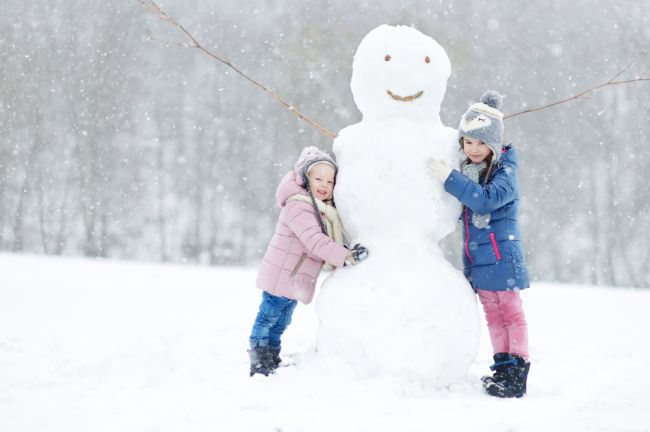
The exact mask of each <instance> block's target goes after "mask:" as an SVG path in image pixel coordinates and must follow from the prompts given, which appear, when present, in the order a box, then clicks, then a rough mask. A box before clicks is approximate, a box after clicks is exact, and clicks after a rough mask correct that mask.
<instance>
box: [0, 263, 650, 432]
mask: <svg viewBox="0 0 650 432" xmlns="http://www.w3.org/2000/svg"><path fill="white" fill-rule="evenodd" d="M0 269H1V275H0V430H1V431H3V432H5V431H6V432H24V431H30V432H45V431H65V432H74V431H83V432H86V431H93V432H99V431H119V432H127V431H173V432H181V431H183V432H186V431H259V432H262V431H270V432H280V431H282V432H289V431H296V432H298V431H309V432H311V431H328V432H329V431H391V432H393V431H549V430H553V431H650V396H649V393H650V370H649V368H650V363H649V361H648V360H649V359H650V344H649V343H648V335H647V332H648V329H650V291H647V290H633V289H610V288H598V287H585V286H570V285H560V284H551V283H536V284H534V285H533V287H532V288H531V289H530V290H527V291H525V292H524V293H523V297H524V302H525V307H526V311H527V314H528V321H529V329H530V342H531V356H532V367H531V373H530V379H529V393H528V395H527V396H526V397H525V398H522V399H517V400H500V399H495V398H491V397H489V396H486V395H484V394H483V392H482V389H481V387H480V385H479V382H478V379H479V377H480V375H481V374H484V373H487V372H488V370H487V366H488V365H489V363H490V355H491V354H490V350H489V343H488V341H487V339H486V333H485V332H484V333H483V335H482V341H481V348H480V352H479V356H478V359H477V361H476V362H475V364H474V365H473V366H472V368H471V370H470V372H469V376H468V378H467V380H465V381H462V382H459V383H458V384H456V385H454V386H452V388H450V389H445V390H437V391H436V390H431V389H417V390H414V389H413V388H408V389H406V388H399V387H395V385H391V383H388V382H384V381H382V380H381V379H371V380H361V379H359V378H356V377H355V376H354V375H353V374H351V373H350V371H349V370H346V369H344V368H341V367H339V366H340V365H338V364H334V363H331V362H329V363H324V362H322V361H320V360H319V358H318V355H317V354H314V353H313V350H312V348H313V347H314V345H315V336H316V329H317V326H318V319H317V317H316V315H315V312H314V307H313V306H309V307H305V306H302V305H299V307H298V308H297V310H296V313H295V318H294V322H293V324H292V325H291V326H290V328H289V330H288V332H287V333H286V336H285V338H284V347H285V350H286V352H287V353H290V354H292V355H293V357H294V360H295V362H296V365H295V366H292V367H286V368H281V369H280V370H279V371H278V374H277V375H275V376H273V377H271V378H265V377H262V376H255V377H253V378H249V377H248V357H247V353H246V347H247V338H248V334H249V330H250V327H251V325H252V321H253V318H254V315H255V313H256V310H257V306H258V303H259V300H260V293H259V291H257V290H256V289H255V288H254V279H255V270H254V269H244V268H242V269H236V268H208V267H191V266H175V265H154V264H132V263H118V262H100V261H88V260H82V259H69V258H66V259H64V258H45V257H34V256H25V255H9V254H0ZM378 301H380V300H378ZM404 337H408V335H405V336H404ZM386 349H390V347H386ZM403 355H404V356H408V355H413V353H403Z"/></svg>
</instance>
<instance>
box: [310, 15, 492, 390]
mask: <svg viewBox="0 0 650 432" xmlns="http://www.w3.org/2000/svg"><path fill="white" fill-rule="evenodd" d="M450 73H451V65H450V61H449V58H448V57H447V54H446V52H445V50H444V49H443V48H442V47H441V46H440V45H438V44H437V43H436V42H435V41H434V40H433V39H432V38H430V37H428V36H425V35H424V34H422V33H420V32H419V31H417V30H415V29H413V28H410V27H405V26H397V27H393V26H388V25H382V26H380V27H377V28H375V29H374V30H372V31H371V32H370V33H368V35H367V36H366V37H365V38H364V39H363V40H362V42H361V44H360V45H359V47H358V49H357V52H356V54H355V57H354V63H353V72H352V81H351V88H352V93H353V96H354V100H355V103H356V105H357V107H358V108H359V110H360V111H361V113H362V114H363V119H362V121H361V122H359V123H357V124H354V125H351V126H348V127H346V128H344V129H343V130H342V131H341V132H340V133H339V135H338V137H337V138H336V140H335V141H334V146H333V150H334V153H335V154H336V157H337V162H338V164H339V174H338V178H337V184H336V189H335V198H336V203H337V207H338V209H339V213H340V216H341V219H342V221H343V224H344V226H345V229H346V232H347V235H348V237H349V238H350V240H351V244H354V243H355V242H361V243H362V244H363V245H364V246H366V247H367V248H368V250H369V251H370V256H369V258H368V259H367V260H365V261H364V262H363V263H361V264H360V265H358V266H354V267H351V268H345V269H341V270H338V271H336V272H334V273H332V274H331V275H330V276H329V277H328V278H327V280H326V281H325V282H324V283H323V286H322V287H321V291H320V295H319V297H318V300H317V304H316V308H317V314H318V318H319V321H320V326H319V331H318V342H317V348H318V353H319V356H323V357H325V358H330V359H332V360H336V361H339V362H344V363H345V364H347V365H348V366H349V367H351V368H352V369H353V370H354V372H355V373H356V374H357V375H358V376H359V377H361V378H369V377H375V376H381V377H388V378H391V379H394V380H397V381H398V382H401V383H404V384H409V383H410V384H412V385H415V386H422V387H425V388H432V387H433V388H441V387H446V386H449V385H450V384H452V383H453V382H455V381H457V380H459V379H460V378H462V377H464V376H465V375H466V374H467V370H468V368H469V366H470V365H471V363H472V362H473V360H474V357H475V355H476V352H477V350H478V344H479V335H480V330H479V328H480V327H479V317H478V312H477V305H476V299H475V295H474V292H473V291H472V289H471V288H470V285H469V284H468V282H467V281H466V280H465V278H464V277H463V275H462V273H461V272H459V271H458V270H456V269H455V268H453V266H451V265H450V264H449V263H448V262H447V261H446V259H445V258H444V255H443V252H442V250H441V249H440V247H439V245H438V242H439V241H440V240H441V239H442V238H444V237H445V236H447V235H448V234H450V233H451V232H453V231H454V229H455V227H456V223H457V220H458V216H459V214H460V212H461V208H460V205H459V204H458V202H457V201H456V200H455V199H454V198H453V197H452V196H451V195H449V194H447V193H445V191H444V190H443V188H442V186H441V184H440V182H437V181H434V180H432V179H431V178H430V177H428V175H427V172H426V169H425V161H426V160H427V159H428V158H431V157H433V158H435V159H439V160H444V161H446V162H447V163H448V164H449V165H450V166H458V162H459V159H458V158H459V154H458V147H459V145H458V140H457V131H456V130H455V129H452V128H448V127H445V126H443V124H442V122H441V120H440V114H439V113H440V105H441V103H442V100H443V97H444V94H445V91H446V87H447V79H448V78H449V75H450Z"/></svg>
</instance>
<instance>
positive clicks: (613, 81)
mask: <svg viewBox="0 0 650 432" xmlns="http://www.w3.org/2000/svg"><path fill="white" fill-rule="evenodd" d="M643 54H645V52H641V53H639V55H638V56H637V58H635V59H634V60H633V61H632V62H630V64H629V65H627V66H626V67H624V68H623V69H622V70H621V71H620V72H618V73H617V74H616V75H614V77H613V78H611V79H610V80H609V81H607V82H604V83H601V84H598V85H596V86H593V87H591V88H588V89H587V90H584V91H582V92H580V93H578V94H575V95H573V96H570V97H568V98H565V99H562V100H559V101H556V102H552V103H549V104H546V105H541V106H538V107H535V108H528V109H526V110H524V111H519V112H517V113H514V114H508V115H506V116H504V117H503V118H504V120H505V119H510V118H513V117H517V116H520V115H522V114H528V113H531V112H535V111H541V110H543V109H546V108H550V107H553V106H556V105H560V104H563V103H565V102H569V101H572V100H578V99H579V98H581V97H583V96H585V95H586V94H588V93H591V92H594V91H596V90H598V89H601V88H603V87H607V86H615V85H620V84H629V83H633V82H641V81H650V77H647V76H645V73H646V72H647V69H646V70H645V71H644V72H643V73H642V74H641V75H640V76H639V77H638V78H631V79H626V80H619V81H617V79H618V78H619V77H621V76H622V75H623V74H624V73H625V72H627V71H628V70H629V69H630V67H632V65H633V64H634V63H635V62H636V61H637V59H638V57H639V56H641V55H643Z"/></svg>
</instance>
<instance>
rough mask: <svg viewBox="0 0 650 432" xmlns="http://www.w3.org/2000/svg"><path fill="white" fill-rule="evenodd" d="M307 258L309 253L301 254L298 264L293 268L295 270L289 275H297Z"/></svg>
mask: <svg viewBox="0 0 650 432" xmlns="http://www.w3.org/2000/svg"><path fill="white" fill-rule="evenodd" d="M305 258H307V254H302V255H301V256H300V259H299V260H298V263H297V264H296V266H295V267H294V268H293V271H292V272H291V274H290V275H289V277H290V278H292V277H294V276H295V275H296V273H298V269H299V268H300V266H301V265H302V262H303V261H304V260H305Z"/></svg>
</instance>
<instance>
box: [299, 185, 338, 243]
mask: <svg viewBox="0 0 650 432" xmlns="http://www.w3.org/2000/svg"><path fill="white" fill-rule="evenodd" d="M287 201H304V202H306V203H309V204H312V201H311V198H310V197H308V196H307V195H300V194H295V195H291V196H290V197H289V198H287ZM314 201H316V206H318V211H319V212H320V213H321V214H322V215H323V216H325V217H324V218H323V222H325V229H326V230H327V235H328V236H329V237H330V238H331V239H332V240H334V241H335V242H337V243H338V244H340V245H343V224H341V219H339V212H338V211H336V207H334V206H333V205H331V204H327V203H325V202H323V201H321V200H319V199H318V198H316V197H314ZM316 216H318V215H316Z"/></svg>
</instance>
